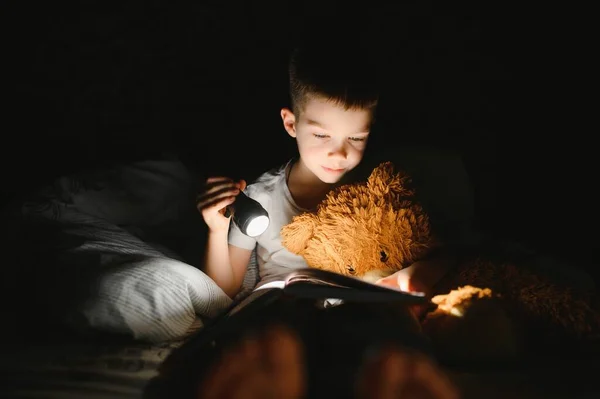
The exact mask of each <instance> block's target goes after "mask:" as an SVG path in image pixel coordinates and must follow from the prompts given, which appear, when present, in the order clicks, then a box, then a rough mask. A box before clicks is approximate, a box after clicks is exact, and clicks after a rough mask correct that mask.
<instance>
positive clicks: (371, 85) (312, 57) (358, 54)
mask: <svg viewBox="0 0 600 399" xmlns="http://www.w3.org/2000/svg"><path fill="white" fill-rule="evenodd" d="M288 74H289V90H290V101H291V106H292V110H293V112H294V113H295V114H297V115H298V114H299V113H300V112H301V111H302V108H303V106H304V104H305V102H306V100H307V98H308V97H310V96H317V97H323V98H325V99H327V100H328V101H331V102H333V103H335V104H339V105H342V106H344V108H345V109H370V110H372V111H374V110H375V108H376V106H377V103H378V100H379V84H378V73H377V70H376V61H375V60H374V59H372V58H371V57H370V56H369V52H368V51H361V49H360V48H357V47H347V46H335V48H332V47H327V46H324V45H314V44H312V45H307V46H304V47H296V48H294V49H293V50H292V52H291V54H290V57H289V64H288Z"/></svg>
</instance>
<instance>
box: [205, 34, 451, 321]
mask: <svg viewBox="0 0 600 399" xmlns="http://www.w3.org/2000/svg"><path fill="white" fill-rule="evenodd" d="M368 53H369V52H368V51H362V52H361V51H359V50H358V49H356V48H352V49H344V48H341V47H336V48H335V49H333V48H326V47H323V46H321V47H311V48H306V49H296V50H295V51H294V52H293V53H292V54H291V57H290V60H289V71H288V72H289V89H290V98H291V105H292V107H291V109H289V108H283V109H282V110H281V118H282V121H283V127H284V129H285V131H286V132H287V133H288V134H289V135H290V137H292V138H294V139H295V140H296V144H297V146H298V157H297V158H295V159H292V160H290V161H288V162H287V163H286V164H284V165H282V166H280V167H279V168H276V169H273V170H271V171H269V172H266V173H264V174H263V175H261V176H260V177H259V178H258V179H257V181H256V182H255V183H254V184H251V185H249V186H248V187H246V182H245V181H244V180H240V181H233V180H232V179H229V178H226V177H213V178H209V179H208V180H207V185H206V190H205V192H204V193H203V194H201V195H200V197H199V202H198V209H199V211H200V212H201V213H202V216H203V218H204V221H205V222H206V224H207V225H208V230H209V232H208V239H207V246H206V251H205V258H204V271H205V273H206V274H207V275H208V276H209V277H210V278H212V279H213V280H214V281H215V282H216V283H217V285H219V287H221V289H223V291H224V292H225V293H226V294H227V295H229V296H230V297H232V298H233V297H235V295H236V294H237V293H238V292H239V290H240V288H241V286H242V282H243V279H244V275H245V273H246V269H247V266H248V263H249V261H250V257H251V254H252V251H253V250H254V249H256V251H257V260H258V266H259V272H260V282H259V285H262V284H265V283H267V282H269V281H273V280H276V279H278V278H281V277H282V276H284V275H285V274H287V273H289V272H290V271H291V270H292V269H294V268H300V267H306V263H305V261H304V260H303V259H302V258H301V257H300V256H298V255H294V254H292V253H290V252H289V251H287V250H286V249H285V248H284V247H283V246H282V244H281V239H280V234H279V232H280V230H281V228H282V227H283V226H284V225H285V224H287V223H289V222H291V220H292V218H293V217H294V216H295V215H298V214H300V213H302V212H304V211H310V210H313V209H315V207H316V205H317V204H318V203H319V202H320V201H321V200H322V199H323V198H324V197H325V195H326V194H327V193H328V192H329V191H330V190H331V189H332V188H334V187H335V186H336V185H338V184H341V183H342V179H343V178H344V177H345V176H346V175H347V174H348V172H350V171H352V170H353V169H354V168H355V167H356V166H357V165H358V164H359V163H360V162H361V160H362V159H363V155H364V153H365V149H366V146H367V140H368V138H369V133H370V130H371V126H372V124H373V121H374V117H375V111H376V108H377V104H378V100H379V88H378V84H377V78H378V73H377V71H376V69H375V66H374V64H375V61H374V58H373V57H371V56H370V55H369V54H368ZM356 54H361V56H360V57H356ZM241 190H242V191H243V190H246V191H245V193H246V194H247V195H248V196H249V197H251V198H254V199H255V200H257V201H258V202H259V203H261V205H262V206H263V207H264V208H265V209H266V210H267V212H268V213H269V217H270V224H269V227H268V229H267V230H266V231H265V232H264V233H263V234H262V235H261V236H259V237H257V238H251V237H248V236H245V235H244V234H243V233H242V232H241V231H240V230H239V228H238V227H237V226H235V224H232V225H231V226H230V218H228V217H225V216H224V213H225V209H226V207H227V206H229V205H231V204H232V203H233V202H234V201H235V196H236V195H237V194H238V193H239V192H240V191H241ZM451 264H452V259H451V257H446V258H445V259H440V260H437V261H434V262H430V261H426V262H417V263H416V264H415V265H413V266H411V267H408V268H404V269H402V270H401V271H399V272H397V273H395V274H393V275H391V276H389V277H386V278H384V279H381V280H380V281H378V283H379V284H383V285H390V286H394V287H400V288H401V289H405V290H414V291H423V292H425V293H430V288H431V287H433V285H434V284H435V283H436V282H437V281H438V280H439V279H440V278H441V277H442V276H443V274H444V273H445V272H446V270H447V269H448V268H449V267H450V266H451ZM418 310H419V311H422V310H424V309H418Z"/></svg>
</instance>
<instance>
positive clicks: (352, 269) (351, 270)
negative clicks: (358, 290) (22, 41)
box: [346, 265, 356, 274]
mask: <svg viewBox="0 0 600 399" xmlns="http://www.w3.org/2000/svg"><path fill="white" fill-rule="evenodd" d="M346 270H348V273H350V274H354V273H356V270H354V268H353V267H352V265H348V266H346Z"/></svg>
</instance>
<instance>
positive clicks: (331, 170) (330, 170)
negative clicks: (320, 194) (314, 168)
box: [321, 166, 346, 173]
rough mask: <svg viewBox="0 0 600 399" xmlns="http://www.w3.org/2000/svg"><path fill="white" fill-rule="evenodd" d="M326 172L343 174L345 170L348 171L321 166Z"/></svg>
mask: <svg viewBox="0 0 600 399" xmlns="http://www.w3.org/2000/svg"><path fill="white" fill-rule="evenodd" d="M321 167H322V168H323V169H324V170H325V172H329V173H342V172H343V171H344V170H346V169H345V168H341V169H339V168H328V167H326V166H321Z"/></svg>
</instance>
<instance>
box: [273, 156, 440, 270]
mask: <svg viewBox="0 0 600 399" xmlns="http://www.w3.org/2000/svg"><path fill="white" fill-rule="evenodd" d="M408 180H409V179H408V176H407V175H406V174H404V173H401V172H398V173H394V166H393V164H392V163H390V162H387V163H383V164H381V165H380V166H378V167H377V168H375V170H373V172H372V173H371V175H370V176H369V179H368V180H367V181H366V182H361V183H356V184H349V185H344V186H340V187H338V188H337V189H335V190H333V191H332V192H330V193H329V194H328V195H327V198H325V199H324V200H323V202H322V203H321V204H320V205H319V207H318V208H317V212H316V213H304V214H301V215H299V216H296V217H295V218H294V219H293V221H292V222H291V223H290V224H288V225H287V226H284V227H283V229H282V230H281V238H282V242H283V245H284V246H285V247H286V248H287V249H288V250H289V251H291V252H292V253H295V254H297V255H301V256H303V257H304V259H305V260H306V262H307V263H308V265H309V266H311V267H315V268H319V269H325V270H330V271H334V272H337V273H341V274H346V275H354V276H363V275H365V274H366V273H367V272H369V271H373V270H377V271H381V272H383V274H391V273H393V272H395V271H397V270H399V269H401V268H403V267H405V266H408V265H410V264H412V263H413V262H415V261H416V260H418V259H420V258H421V257H422V256H424V255H425V254H426V253H427V252H428V251H429V250H430V249H431V248H432V247H433V246H434V245H435V244H434V240H433V238H432V235H431V233H430V227H429V218H428V217H427V215H426V214H425V212H424V211H423V209H422V207H421V206H420V205H419V204H418V203H416V202H415V201H414V200H413V195H414V191H413V190H411V189H409V188H408V183H409V181H408Z"/></svg>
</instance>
